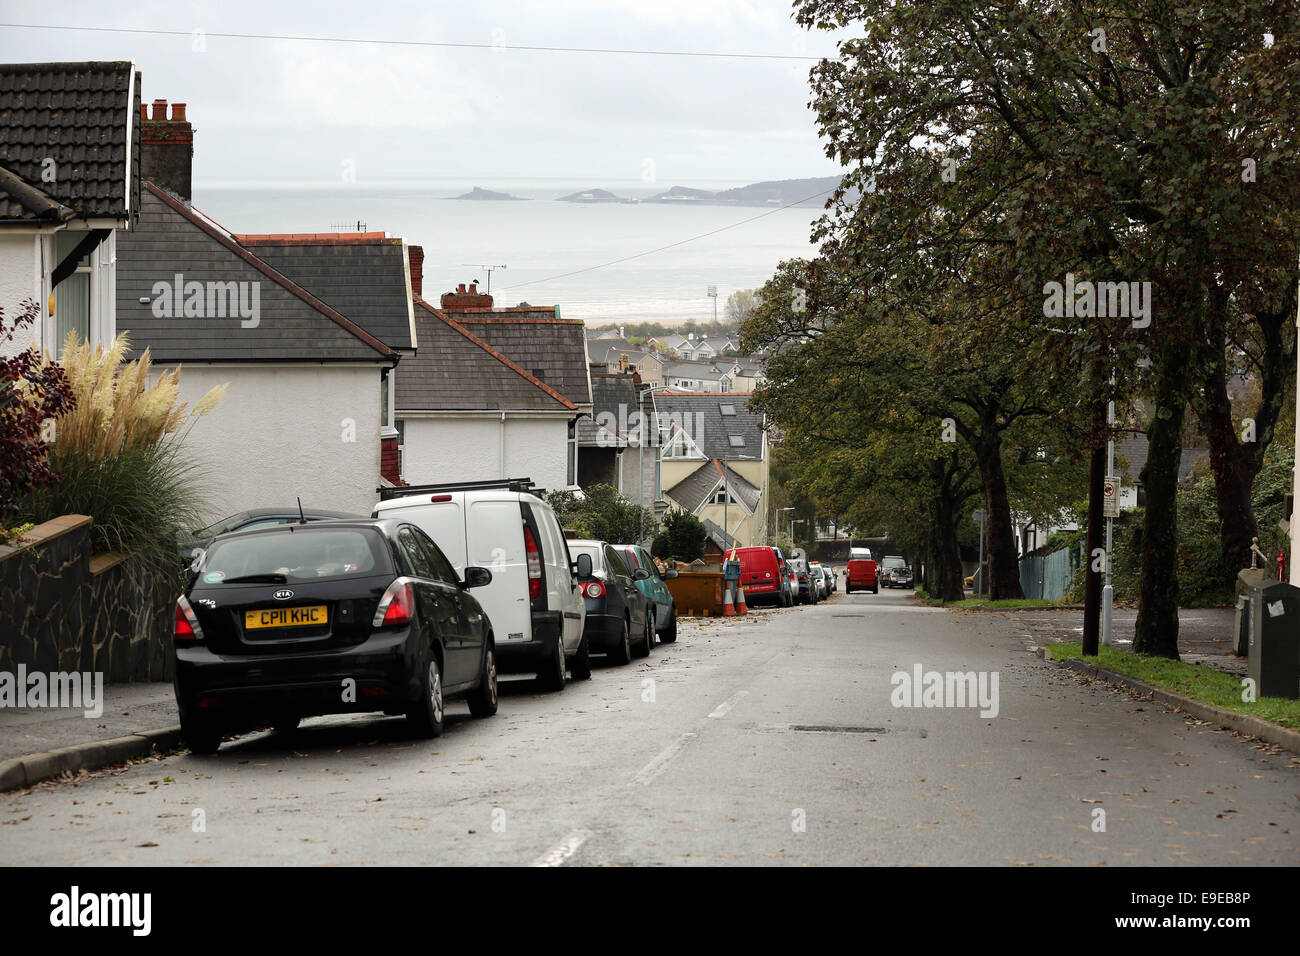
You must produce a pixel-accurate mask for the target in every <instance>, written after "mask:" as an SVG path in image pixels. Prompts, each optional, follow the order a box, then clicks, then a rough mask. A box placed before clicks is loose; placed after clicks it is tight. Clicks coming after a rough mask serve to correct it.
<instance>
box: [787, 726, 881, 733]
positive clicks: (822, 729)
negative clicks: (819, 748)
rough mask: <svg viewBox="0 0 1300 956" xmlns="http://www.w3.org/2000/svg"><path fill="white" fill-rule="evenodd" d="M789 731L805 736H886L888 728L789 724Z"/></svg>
mask: <svg viewBox="0 0 1300 956" xmlns="http://www.w3.org/2000/svg"><path fill="white" fill-rule="evenodd" d="M790 729H791V730H798V731H802V732H803V733H807V734H887V733H889V730H890V728H888V727H846V726H842V725H838V724H791V725H790Z"/></svg>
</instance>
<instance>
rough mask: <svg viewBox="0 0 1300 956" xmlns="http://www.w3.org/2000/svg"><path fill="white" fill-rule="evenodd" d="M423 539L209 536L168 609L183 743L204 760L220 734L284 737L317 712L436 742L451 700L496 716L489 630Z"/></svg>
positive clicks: (398, 529) (345, 525) (353, 524)
mask: <svg viewBox="0 0 1300 956" xmlns="http://www.w3.org/2000/svg"><path fill="white" fill-rule="evenodd" d="M491 581H492V572H491V571H489V570H487V569H486V568H481V567H470V568H466V569H465V573H464V576H463V577H461V576H460V575H458V574H457V573H456V571H455V569H453V568H452V566H451V562H449V561H448V560H447V558H446V556H445V555H444V554H443V553H442V551H441V550H440V549H439V548H438V546H437V545H436V544H434V542H433V541H432V540H431V539H430V538H429V536H428V535H426V534H425V533H424V532H423V531H421V530H420V529H419V528H417V527H415V526H414V525H412V524H410V523H408V522H406V521H402V520H400V519H397V520H394V519H388V520H373V519H368V518H361V519H357V520H352V521H342V520H341V521H332V522H324V521H321V522H312V523H308V524H305V525H301V524H297V525H281V526H277V527H270V528H262V529H259V530H255V531H240V532H233V533H230V534H225V535H220V536H218V537H217V538H216V539H215V540H214V541H213V542H212V543H211V545H210V547H208V548H207V549H206V550H205V551H204V552H203V554H202V555H201V556H200V558H199V559H198V567H197V568H196V569H195V570H194V571H193V572H192V575H191V580H190V583H189V586H188V587H187V588H186V589H185V592H184V593H183V594H182V595H181V596H180V598H179V599H177V601H176V614H175V630H174V647H175V651H174V653H175V663H176V669H175V673H176V676H175V689H176V703H177V706H178V708H179V710H180V720H181V736H182V737H183V738H184V740H185V742H186V744H188V745H189V747H190V749H191V750H193V751H194V752H195V753H213V752H215V751H216V750H217V748H218V747H220V745H221V739H222V737H223V736H224V735H225V734H226V733H229V732H233V731H238V730H241V729H245V728H246V727H248V726H255V725H256V724H257V723H258V722H270V723H271V724H272V726H273V727H275V728H276V729H277V730H290V729H292V728H294V727H296V726H297V725H298V721H299V720H300V719H301V718H303V717H307V716H312V715H316V714H335V713H348V712H353V711H383V712H384V713H386V714H394V715H395V714H405V715H406V717H407V719H408V720H409V721H410V723H411V725H412V727H413V728H414V729H415V731H416V732H417V733H418V734H419V735H420V736H424V737H436V736H438V735H439V734H441V733H442V728H443V709H444V706H445V701H446V700H447V699H448V698H450V697H467V698H468V699H469V709H470V713H472V714H474V715H475V716H476V717H488V716H491V715H492V714H495V713H496V711H497V667H496V648H495V640H494V634H493V632H492V625H491V623H490V622H489V620H488V617H487V615H486V614H484V612H483V608H482V606H481V605H480V604H479V602H478V601H477V600H476V599H475V598H474V596H473V595H472V594H471V593H470V589H471V588H481V587H484V586H486V585H488V584H490V583H491Z"/></svg>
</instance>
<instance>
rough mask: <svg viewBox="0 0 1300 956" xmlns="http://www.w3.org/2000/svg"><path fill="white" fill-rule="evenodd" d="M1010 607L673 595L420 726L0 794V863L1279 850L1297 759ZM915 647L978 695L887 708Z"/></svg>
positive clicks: (319, 723) (242, 743)
mask: <svg viewBox="0 0 1300 956" xmlns="http://www.w3.org/2000/svg"><path fill="white" fill-rule="evenodd" d="M1023 619H1024V617H1023V614H1022V615H1008V614H997V613H983V614H963V613H956V612H952V611H946V610H942V609H936V608H927V607H922V606H919V605H918V604H917V603H916V602H915V600H914V599H913V598H912V596H911V595H910V593H908V592H898V591H894V592H882V593H881V594H879V595H872V594H854V595H845V594H842V593H840V594H837V595H835V596H834V597H833V598H832V599H831V600H830V601H827V602H823V603H822V604H820V605H818V606H815V607H796V608H790V609H782V610H764V611H762V612H760V613H751V614H750V615H748V616H746V617H744V618H733V619H724V620H710V621H690V622H687V621H685V620H683V621H682V622H681V626H680V636H679V640H678V641H677V643H675V644H671V645H664V644H659V645H657V646H656V647H655V649H654V652H653V654H652V655H651V656H650V657H649V658H645V659H636V660H634V661H633V663H632V664H629V665H625V666H621V667H620V666H612V665H608V664H605V663H604V662H602V661H600V660H599V659H597V660H596V661H595V667H594V672H593V676H592V679H591V680H589V681H583V682H580V683H571V684H570V685H569V686H568V687H567V688H566V689H565V690H564V691H562V692H560V693H558V694H556V693H544V692H542V691H541V690H540V689H539V688H538V687H537V686H536V684H535V682H534V681H533V680H532V679H531V678H515V679H510V680H507V681H503V683H502V701H501V710H500V712H499V713H498V714H497V715H496V716H495V717H492V718H487V719H482V720H476V719H474V718H472V717H470V716H469V715H468V711H467V708H466V706H465V705H464V704H463V703H452V704H450V705H449V708H448V727H447V731H446V733H445V734H444V735H443V737H441V738H439V739H437V740H420V739H415V738H412V737H411V736H410V735H409V734H408V733H407V732H406V728H405V724H404V722H403V721H402V720H401V719H400V718H384V717H371V716H368V715H361V716H344V717H329V718H316V719H314V720H309V721H306V722H304V724H303V726H302V727H301V728H300V729H299V730H297V731H295V732H293V733H290V734H276V733H273V732H269V731H268V732H259V733H254V734H248V735H245V736H243V737H240V738H237V739H235V740H232V741H228V742H227V743H226V744H224V745H223V746H222V748H221V750H220V751H219V752H218V753H217V754H215V755H213V756H207V757H199V756H195V755H192V754H190V753H188V752H187V751H184V750H181V751H178V752H174V753H165V754H160V755H157V756H154V757H152V758H149V759H146V760H143V761H140V762H136V763H133V764H130V765H126V766H118V767H113V768H109V769H105V770H102V771H95V772H90V773H85V774H81V775H78V776H75V777H72V778H70V779H63V780H51V781H46V782H44V783H41V784H38V785H37V786H35V787H32V788H28V789H25V790H21V791H13V792H10V793H6V794H0V828H3V829H0V833H3V838H0V865H24V864H28V865H30V864H40V865H57V864H60V863H68V864H76V865H113V866H147V865H153V864H191V865H222V864H290V865H319V864H435V865H436V864H445V863H452V864H463V865H474V864H480V865H537V866H609V865H633V864H634V865H680V864H688V865H689V864H701V865H790V864H795V865H872V864H876V865H971V864H976V865H978V864H984V865H1016V866H1042V865H1090V866H1125V865H1137V864H1156V865H1223V864H1228V865H1233V864H1236V865H1255V866H1259V865H1265V866H1268V865H1295V864H1297V863H1300V840H1298V839H1297V838H1296V835H1297V833H1300V800H1298V799H1297V794H1298V793H1300V758H1297V757H1295V756H1294V755H1292V754H1289V753H1287V752H1285V751H1282V750H1280V749H1279V748H1275V747H1271V746H1268V745H1265V744H1261V743H1259V742H1257V741H1252V740H1250V739H1248V738H1244V737H1241V736H1238V735H1234V734H1232V733H1229V732H1225V731H1222V730H1219V729H1217V728H1216V727H1215V726H1213V725H1210V724H1207V723H1204V722H1201V721H1197V720H1194V719H1192V718H1190V717H1188V716H1186V715H1183V714H1178V713H1174V712H1171V711H1170V710H1167V709H1165V708H1163V707H1161V706H1159V705H1157V704H1153V703H1151V702H1149V701H1143V700H1138V699H1135V698H1133V697H1132V696H1131V695H1130V694H1129V693H1128V692H1127V691H1122V690H1116V689H1114V688H1113V687H1111V686H1108V685H1106V684H1103V683H1101V682H1092V681H1088V680H1086V679H1084V678H1083V677H1081V676H1079V675H1076V674H1075V673H1074V672H1072V671H1069V670H1067V669H1065V668H1062V667H1060V666H1058V665H1055V664H1052V663H1050V662H1047V661H1043V660H1041V659H1039V658H1038V657H1037V656H1036V655H1035V654H1033V653H1031V652H1030V645H1031V644H1034V643H1040V644H1041V643H1042V641H1041V640H1037V639H1036V638H1034V637H1033V636H1030V632H1031V631H1032V629H1030V628H1025V627H1023V626H1022V621H1023ZM918 666H919V667H920V668H922V670H923V671H925V672H929V671H935V672H940V673H944V672H963V673H964V672H974V673H977V674H979V675H981V679H982V680H984V681H985V682H986V684H988V685H989V687H990V688H991V687H993V686H996V687H997V706H996V708H995V709H996V714H993V713H990V712H988V710H987V709H986V710H985V711H984V713H981V711H980V709H979V708H977V707H969V706H964V705H961V704H962V703H963V702H960V701H957V702H954V701H951V700H949V701H948V702H947V703H948V704H949V706H900V705H902V704H906V703H907V701H904V700H902V699H901V698H900V696H899V693H900V690H901V688H902V686H903V685H904V684H905V683H906V681H900V680H898V676H897V675H900V674H901V675H903V676H904V677H906V675H909V674H912V673H913V672H914V669H915V668H917V667H918ZM995 675H996V681H997V682H996V684H993V683H992V682H993V680H994V679H995ZM141 700H143V701H144V702H145V703H144V707H145V708H149V707H150V706H151V704H152V705H153V706H161V700H160V699H159V698H158V697H154V698H153V699H152V701H150V700H149V698H147V697H145V698H141ZM923 702H924V700H918V701H917V702H916V703H917V704H921V703H923ZM934 703H937V702H934ZM112 709H116V708H112ZM123 709H129V708H123ZM146 712H148V713H149V714H150V715H151V716H161V715H160V714H153V712H152V711H146ZM105 713H106V714H107V713H109V709H106V711H105ZM130 716H135V717H137V718H138V717H141V716H143V714H142V713H141V712H140V711H138V710H137V711H135V712H133V713H131V714H130ZM123 719H127V718H123ZM101 722H103V721H101ZM106 729H107V728H106ZM119 729H120V728H119Z"/></svg>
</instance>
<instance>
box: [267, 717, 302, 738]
mask: <svg viewBox="0 0 1300 956" xmlns="http://www.w3.org/2000/svg"><path fill="white" fill-rule="evenodd" d="M301 722H302V718H301V717H300V716H298V715H297V714H281V715H279V716H278V717H276V718H275V719H274V720H273V721H271V729H272V730H274V731H275V732H276V733H277V734H291V733H293V732H294V731H295V730H297V729H298V724H299V723H301Z"/></svg>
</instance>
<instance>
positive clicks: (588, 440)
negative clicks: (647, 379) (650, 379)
mask: <svg viewBox="0 0 1300 956" xmlns="http://www.w3.org/2000/svg"><path fill="white" fill-rule="evenodd" d="M636 401H637V389H636V383H635V382H633V381H632V376H631V375H619V374H614V373H608V374H600V373H596V372H593V373H592V375H591V416H590V417H589V416H587V415H584V416H582V417H581V418H579V419H578V444H580V445H594V444H601V445H604V446H606V447H614V446H618V447H624V446H626V445H627V435H626V434H615V433H611V432H609V431H608V430H607V429H605V428H602V427H601V426H600V425H597V424H596V420H595V416H597V415H600V414H601V413H602V412H607V413H608V414H610V415H612V416H613V417H614V421H615V422H617V423H618V426H619V427H622V428H631V427H634V426H635V425H636V422H637V421H638V419H636V418H633V417H632V416H633V415H634V414H635V413H636V411H637V406H636ZM647 414H648V412H647ZM602 432H603V433H604V434H603V435H602V434H601V433H602Z"/></svg>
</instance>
